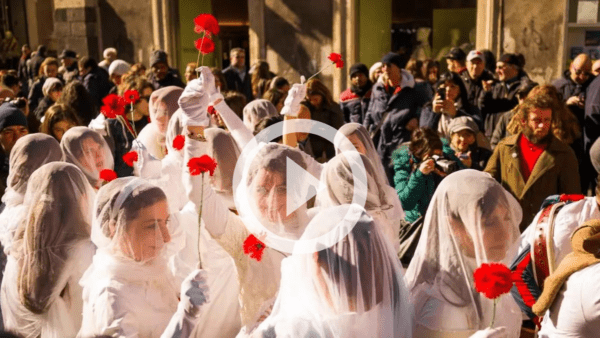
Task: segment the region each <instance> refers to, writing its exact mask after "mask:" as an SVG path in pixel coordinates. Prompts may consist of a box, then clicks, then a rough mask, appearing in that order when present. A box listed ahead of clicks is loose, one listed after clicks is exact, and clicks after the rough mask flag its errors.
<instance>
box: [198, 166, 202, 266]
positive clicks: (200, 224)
mask: <svg viewBox="0 0 600 338" xmlns="http://www.w3.org/2000/svg"><path fill="white" fill-rule="evenodd" d="M201 189H202V191H201V192H200V210H199V211H198V245H197V248H198V269H202V256H201V255H200V234H201V230H202V205H203V204H204V173H202V185H201Z"/></svg>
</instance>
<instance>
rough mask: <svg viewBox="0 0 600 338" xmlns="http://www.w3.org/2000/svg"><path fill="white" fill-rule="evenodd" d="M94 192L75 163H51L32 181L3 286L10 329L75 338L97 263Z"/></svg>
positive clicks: (4, 311) (2, 294) (3, 297)
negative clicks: (90, 271)
mask: <svg viewBox="0 0 600 338" xmlns="http://www.w3.org/2000/svg"><path fill="white" fill-rule="evenodd" d="M93 199H94V190H93V189H92V187H91V186H90V185H89V183H88V181H87V179H86V178H85V176H84V175H83V174H82V173H81V171H80V170H79V169H78V168H77V167H75V166H74V165H72V164H68V163H62V162H54V163H48V164H45V165H44V166H42V167H40V168H39V169H38V170H36V171H35V172H34V173H33V174H32V175H31V178H30V179H29V184H28V189H27V193H26V194H25V201H24V205H25V207H26V215H25V218H24V219H23V221H22V222H21V223H20V225H19V227H18V228H17V231H16V234H15V242H14V245H13V247H12V250H11V252H10V255H9V257H8V264H7V266H6V274H5V276H4V280H3V282H2V289H1V297H2V298H1V305H2V312H3V315H4V327H5V328H6V329H7V330H9V331H12V332H15V333H18V334H20V335H22V336H23V337H31V338H34V337H39V336H41V337H55V338H59V337H74V336H75V335H76V334H77V331H78V330H79V327H80V325H81V321H82V317H81V311H82V308H83V304H82V301H81V297H82V296H81V295H82V289H81V287H80V286H79V284H78V282H79V279H80V278H81V276H82V275H83V273H84V271H85V270H86V269H87V267H88V266H89V264H90V263H91V261H92V256H93V255H94V251H95V247H94V245H93V244H92V242H91V240H90V231H91V224H90V223H91V207H92V202H93Z"/></svg>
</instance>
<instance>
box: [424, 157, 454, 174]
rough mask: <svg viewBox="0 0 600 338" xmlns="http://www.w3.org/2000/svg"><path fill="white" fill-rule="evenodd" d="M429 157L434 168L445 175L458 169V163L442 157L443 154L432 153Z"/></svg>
mask: <svg viewBox="0 0 600 338" xmlns="http://www.w3.org/2000/svg"><path fill="white" fill-rule="evenodd" d="M431 158H432V159H433V160H434V161H435V168H436V169H438V170H439V171H441V172H443V173H444V174H446V175H449V174H452V173H453V172H455V171H457V170H458V165H457V164H456V162H455V161H452V160H449V159H447V158H444V157H443V156H438V155H433V156H431Z"/></svg>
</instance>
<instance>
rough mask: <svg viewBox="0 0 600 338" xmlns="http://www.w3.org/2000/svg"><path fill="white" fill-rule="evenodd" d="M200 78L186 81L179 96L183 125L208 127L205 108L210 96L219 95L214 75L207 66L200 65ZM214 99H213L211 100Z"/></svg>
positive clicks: (208, 119)
mask: <svg viewBox="0 0 600 338" xmlns="http://www.w3.org/2000/svg"><path fill="white" fill-rule="evenodd" d="M198 70H199V71H200V78H198V79H195V80H192V81H190V82H188V84H187V86H185V89H184V90H183V93H181V96H180V97H179V107H181V110H183V114H184V117H185V118H184V119H183V120H184V125H186V126H202V127H208V125H209V123H210V118H209V117H208V113H207V111H206V108H208V104H209V103H210V102H212V101H211V98H213V99H216V97H218V96H220V97H222V96H221V94H219V93H218V92H217V89H216V87H215V77H214V76H213V75H212V72H211V71H210V69H208V67H200V68H199V69H198ZM213 101H214V100H213Z"/></svg>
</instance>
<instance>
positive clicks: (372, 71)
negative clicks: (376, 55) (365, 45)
mask: <svg viewBox="0 0 600 338" xmlns="http://www.w3.org/2000/svg"><path fill="white" fill-rule="evenodd" d="M381 67H383V64H382V63H381V62H375V63H374V64H373V65H372V66H371V68H369V79H371V81H373V82H376V81H377V80H378V79H374V78H373V76H375V72H376V71H377V69H379V68H381Z"/></svg>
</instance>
